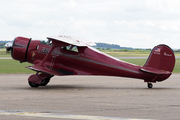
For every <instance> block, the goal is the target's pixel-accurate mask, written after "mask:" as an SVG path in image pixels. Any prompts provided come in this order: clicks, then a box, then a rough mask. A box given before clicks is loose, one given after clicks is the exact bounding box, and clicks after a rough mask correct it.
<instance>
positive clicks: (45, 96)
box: [0, 74, 180, 120]
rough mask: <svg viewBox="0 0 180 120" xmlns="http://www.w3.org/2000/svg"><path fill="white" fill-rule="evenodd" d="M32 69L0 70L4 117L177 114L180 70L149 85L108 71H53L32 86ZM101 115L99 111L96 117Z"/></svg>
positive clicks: (173, 117) (44, 119) (162, 118)
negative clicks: (64, 73)
mask: <svg viewBox="0 0 180 120" xmlns="http://www.w3.org/2000/svg"><path fill="white" fill-rule="evenodd" d="M29 76H30V75H29V74H9V75H7V74H0V77H1V84H0V119H2V120H11V119H13V120H24V119H26V120H50V119H52V120H56V119H62V120H64V119H65V120H80V119H81V120H110V119H112V120H125V119H126V120H132V119H133V120H134V119H135V118H136V119H138V120H139V119H158V120H179V117H180V115H179V113H180V80H179V79H180V74H173V75H172V76H171V77H170V78H169V79H168V80H166V81H164V82H160V83H155V84H154V87H153V88H152V89H149V88H147V85H146V83H144V82H143V81H142V80H137V79H132V78H122V77H107V76H105V77H104V76H99V77H97V76H63V77H57V76H55V77H53V78H52V79H51V81H50V83H49V84H48V85H47V86H46V87H39V88H31V87H29V85H28V83H27V79H28V77H29ZM98 116H100V117H98Z"/></svg>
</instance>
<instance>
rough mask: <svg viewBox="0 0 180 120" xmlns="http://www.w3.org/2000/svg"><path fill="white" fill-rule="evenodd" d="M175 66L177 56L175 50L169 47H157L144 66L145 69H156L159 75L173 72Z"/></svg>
mask: <svg viewBox="0 0 180 120" xmlns="http://www.w3.org/2000/svg"><path fill="white" fill-rule="evenodd" d="M174 65H175V56H174V52H173V50H172V49H171V48H170V47H169V46H167V45H163V44H161V45H158V46H155V47H154V48H153V50H152V52H151V54H150V56H149V58H148V60H147V62H146V64H145V65H144V66H143V68H144V69H146V68H147V69H149V68H150V69H151V68H152V69H156V70H158V71H159V72H160V71H162V72H160V73H159V74H163V73H164V74H165V73H166V72H170V73H171V72H172V71H173V69H174Z"/></svg>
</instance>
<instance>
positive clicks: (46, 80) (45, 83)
mask: <svg viewBox="0 0 180 120" xmlns="http://www.w3.org/2000/svg"><path fill="white" fill-rule="evenodd" d="M50 79H51V78H49V77H48V78H46V79H44V80H42V82H41V84H40V86H46V85H47V84H48V83H49V81H50Z"/></svg>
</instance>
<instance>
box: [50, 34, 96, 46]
mask: <svg viewBox="0 0 180 120" xmlns="http://www.w3.org/2000/svg"><path fill="white" fill-rule="evenodd" d="M47 38H48V39H50V40H52V41H56V42H58V41H59V42H64V43H68V44H70V45H75V46H79V47H86V46H95V45H96V44H95V43H94V42H87V41H86V40H84V39H81V38H77V37H71V36H52V37H47Z"/></svg>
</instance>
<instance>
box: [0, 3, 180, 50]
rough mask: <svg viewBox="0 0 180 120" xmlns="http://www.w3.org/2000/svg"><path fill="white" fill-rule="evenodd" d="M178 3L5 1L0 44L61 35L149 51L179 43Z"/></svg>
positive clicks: (0, 12) (0, 10)
mask: <svg viewBox="0 0 180 120" xmlns="http://www.w3.org/2000/svg"><path fill="white" fill-rule="evenodd" d="M179 3H180V1H178V0H158V1H157V0H128V1H124V0H113V1H109V0H31V1H27V0H16V1H14V0H8V1H2V2H1V4H0V25H1V29H0V32H1V38H0V39H14V37H16V36H20V35H21V36H27V37H33V38H43V37H44V38H45V37H46V36H48V35H58V34H59V33H60V32H61V31H62V29H63V27H65V26H68V28H67V30H66V31H65V34H66V35H72V36H77V37H82V38H85V39H88V40H92V41H94V42H99V41H100V42H107V43H113V44H119V45H121V46H130V47H142V48H147V47H148V48H152V47H153V46H154V45H156V44H159V43H166V44H169V45H171V47H173V48H179V46H178V44H180V41H179V39H180V35H179V32H180V22H179V21H180V8H179Z"/></svg>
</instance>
